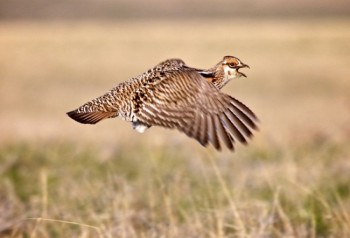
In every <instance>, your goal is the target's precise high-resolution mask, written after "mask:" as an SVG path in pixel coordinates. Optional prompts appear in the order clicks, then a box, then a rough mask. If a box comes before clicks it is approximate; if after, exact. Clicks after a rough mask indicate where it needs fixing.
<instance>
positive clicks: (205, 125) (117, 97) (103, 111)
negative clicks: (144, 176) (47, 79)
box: [67, 56, 257, 149]
mask: <svg viewBox="0 0 350 238" xmlns="http://www.w3.org/2000/svg"><path fill="white" fill-rule="evenodd" d="M243 67H248V66H247V65H245V64H243V63H241V62H240V61H239V60H238V59H237V58H235V57H233V56H226V57H224V59H223V60H222V61H220V62H219V63H218V64H217V65H216V66H214V67H213V68H211V69H208V70H202V69H197V68H192V67H189V66H187V65H186V64H185V63H184V61H182V60H180V59H169V60H166V61H163V62H162V63H160V64H158V65H157V66H155V67H154V68H152V69H150V70H148V71H146V72H145V73H143V74H141V75H139V76H138V77H136V78H131V79H129V80H127V81H125V82H123V83H120V84H119V85H117V86H116V87H114V88H113V89H112V90H110V91H109V92H107V93H106V94H104V95H103V96H101V97H98V98H96V99H93V100H91V101H89V102H87V103H85V104H84V105H82V106H81V107H79V108H78V109H76V110H74V111H71V112H68V113H67V114H68V115H69V116H70V117H71V118H73V119H74V120H76V121H78V122H80V123H85V124H95V123H97V122H99V121H100V120H102V119H105V118H113V117H121V118H122V119H124V120H126V121H130V122H132V125H133V128H134V129H136V130H137V131H138V132H141V133H142V132H144V131H145V130H146V129H147V128H149V127H151V126H162V127H166V128H171V129H175V128H176V129H178V130H180V131H182V132H184V133H185V134H187V135H188V136H190V137H193V138H195V139H196V140H197V141H199V142H200V143H201V144H202V145H204V146H205V145H207V144H208V143H211V144H213V145H214V147H215V148H216V149H220V148H221V146H220V142H219V141H220V140H219V138H218V135H219V136H220V138H221V140H222V141H223V142H224V143H225V144H226V146H227V147H228V148H229V149H233V142H234V140H235V139H237V140H239V141H241V142H242V143H245V142H246V138H245V137H250V136H251V135H252V133H251V131H250V128H253V129H255V128H256V125H255V121H256V120H257V118H256V116H255V115H254V113H253V112H252V111H251V110H250V109H249V108H248V107H246V106H245V105H244V104H242V103H241V102H239V101H238V100H236V99H234V98H232V97H231V96H229V95H226V94H224V93H221V92H220V91H219V90H220V89H221V88H222V87H223V86H224V85H225V84H226V83H227V82H228V81H230V80H231V79H233V78H238V77H240V76H245V75H244V74H243V73H241V72H239V71H238V69H239V68H243Z"/></svg>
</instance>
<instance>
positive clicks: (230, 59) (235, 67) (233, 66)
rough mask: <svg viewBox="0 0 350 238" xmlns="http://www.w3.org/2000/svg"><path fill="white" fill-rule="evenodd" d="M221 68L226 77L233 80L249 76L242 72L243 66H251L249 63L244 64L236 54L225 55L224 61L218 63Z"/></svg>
mask: <svg viewBox="0 0 350 238" xmlns="http://www.w3.org/2000/svg"><path fill="white" fill-rule="evenodd" d="M218 67H220V68H221V70H222V72H223V74H224V78H225V79H226V80H228V81H229V80H232V79H235V78H240V77H242V76H243V77H247V75H245V74H244V73H242V72H240V71H239V69H241V68H250V67H249V66H248V65H247V64H244V63H243V62H242V61H240V60H239V59H238V58H236V57H234V56H225V57H224V58H223V59H222V61H221V62H220V63H219V64H218Z"/></svg>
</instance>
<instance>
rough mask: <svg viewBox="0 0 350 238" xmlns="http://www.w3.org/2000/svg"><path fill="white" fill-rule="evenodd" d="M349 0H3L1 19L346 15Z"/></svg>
mask: <svg viewBox="0 0 350 238" xmlns="http://www.w3.org/2000/svg"><path fill="white" fill-rule="evenodd" d="M349 13H350V1H347V0H337V1H318V0H309V1H302V0H297V1H279V0H260V1H259V0H248V1H244V0H239V1H234V2H232V1H230V0H221V1H208V0H206V1H199V0H195V1H186V0H176V1H161V0H150V1H137V0H119V1H113V0H103V1H98V0H74V1H70V0H61V1H59V0H54V1H46V0H34V1H26V0H2V1H1V2H0V20H60V21H65V20H84V19H85V20H86V19H90V20H91V19H95V20H98V19H100V20H103V19H105V20H113V19H115V20H118V19H119V20H120V19H145V18H146V19H164V18H170V19H172V18H174V19H179V18H182V19H188V18H216V19H220V18H235V17H249V18H253V19H254V18H259V17H340V16H341V17H347V16H349Z"/></svg>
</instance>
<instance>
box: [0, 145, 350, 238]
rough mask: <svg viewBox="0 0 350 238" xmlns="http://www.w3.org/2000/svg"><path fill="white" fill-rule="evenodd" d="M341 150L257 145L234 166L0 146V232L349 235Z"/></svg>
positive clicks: (176, 151)
mask: <svg viewBox="0 0 350 238" xmlns="http://www.w3.org/2000/svg"><path fill="white" fill-rule="evenodd" d="M313 140H314V139H313ZM348 143H349V141H347V142H344V143H338V142H337V143H336V142H334V141H327V146H325V147H322V150H321V151H320V149H319V148H318V147H316V146H313V143H309V141H305V143H304V144H305V145H306V146H305V145H304V146H300V147H292V148H291V149H290V150H285V151H284V152H282V151H281V150H280V149H278V148H273V147H272V148H271V147H262V146H259V148H256V149H252V150H249V151H248V152H247V151H239V152H238V153H237V155H235V156H234V158H225V157H223V156H218V154H211V155H208V154H204V153H202V152H198V151H197V152H194V153H192V155H191V156H190V157H189V156H188V153H187V152H186V151H183V150H182V149H181V148H180V147H177V148H176V147H175V148H172V147H170V146H168V147H162V148H160V149H159V150H158V151H156V152H153V151H152V150H150V149H149V148H147V147H145V146H143V145H142V144H137V143H136V144H132V143H126V144H124V145H123V147H120V149H115V150H113V151H111V152H110V153H109V155H108V156H106V155H101V154H100V152H99V148H98V147H91V146H89V147H84V146H74V144H71V143H53V142H47V143H44V144H28V143H26V142H24V143H22V144H10V145H6V146H1V148H0V154H1V157H0V164H1V165H2V166H1V177H2V180H1V190H0V198H1V201H2V202H1V203H0V205H1V206H2V207H1V210H2V211H3V212H2V213H1V216H0V219H5V220H6V221H7V222H9V224H13V225H12V226H10V227H8V228H7V229H5V231H1V230H0V231H1V232H2V233H1V234H5V233H6V234H8V237H62V234H64V236H68V237H160V236H162V235H165V236H166V237H239V236H240V235H242V234H245V235H246V236H248V237H266V236H268V237H285V236H288V235H290V236H297V237H302V236H306V237H312V236H314V237H346V234H347V233H348V232H349V228H350V227H349V224H350V223H349V214H350V196H349V186H348V185H349V184H350V177H349V175H348V170H347V169H346V168H345V167H343V166H344V165H346V164H347V161H346V160H345V159H346V158H349V151H348V150H347V145H348ZM134 148H138V150H137V151H136V150H135V149H134ZM267 150H268V151H269V152H267ZM267 153H268V154H270V155H271V158H270V159H269V156H268V155H267ZM216 157H218V158H216ZM101 158H102V159H101ZM290 158H292V159H290ZM290 163H293V164H294V165H291V164H290ZM293 167H294V168H293ZM293 170H294V171H293ZM28 218H46V219H54V220H56V221H48V220H47V221H46V220H40V219H37V220H30V219H28ZM57 220H59V221H57ZM64 222H75V223H78V224H67V223H64ZM83 224H85V225H89V226H93V227H92V228H91V227H86V226H85V225H83ZM5 237H6V236H5Z"/></svg>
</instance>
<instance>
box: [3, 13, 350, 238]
mask: <svg viewBox="0 0 350 238" xmlns="http://www.w3.org/2000/svg"><path fill="white" fill-rule="evenodd" d="M349 24H350V20H348V19H307V20H305V19H304V20H292V19H289V20H283V19H264V20H249V19H237V20H221V21H209V20H208V21H176V22H174V21H163V22H156V21H146V22H142V23H141V22H131V21H129V22H126V21H124V22H65V23H62V22H61V23H60V22H1V23H0V52H1V53H0V108H1V111H0V178H1V179H0V237H170V238H171V237H348V236H349V234H350V147H349V145H350V124H349V122H350V80H349V75H350V67H349V66H348V64H349V62H350V27H349ZM224 55H235V56H237V57H239V58H240V59H241V60H242V61H243V62H245V63H247V64H249V65H250V67H251V69H250V70H245V71H244V72H245V73H246V74H247V75H248V78H247V79H239V80H236V81H235V82H231V83H230V84H229V85H228V86H227V87H226V88H225V89H224V91H225V92H226V93H229V94H231V95H233V96H234V97H236V98H238V99H239V100H241V101H243V102H245V103H246V104H247V105H248V106H249V107H250V108H251V109H252V110H253V111H255V112H256V114H257V115H258V116H259V118H260V121H261V123H260V125H259V127H260V130H259V131H258V132H256V136H255V137H254V138H253V140H252V141H251V143H250V145H249V146H242V145H237V147H236V152H235V153H231V152H229V151H223V152H221V153H218V152H215V151H214V150H213V149H212V148H207V149H206V148H202V147H201V146H200V145H199V144H198V143H197V142H195V141H193V140H191V139H188V138H187V137H186V136H184V135H182V134H180V133H178V132H175V131H170V130H164V129H161V128H151V129H150V130H149V131H147V132H146V133H145V134H142V135H140V134H138V133H136V132H134V131H133V130H132V129H131V126H130V125H129V124H128V123H126V122H124V121H122V120H107V121H104V122H102V123H100V124H98V125H95V126H87V125H80V124H78V123H75V122H74V121H72V120H70V119H69V118H68V117H67V116H66V115H65V112H67V111H69V110H71V109H74V108H76V107H77V106H79V105H80V104H82V103H84V102H85V101H87V100H90V99H92V98H94V97H96V96H99V95H101V94H102V93H104V92H105V91H106V90H108V89H110V88H112V87H113V86H114V85H116V84H117V83H118V82H121V81H124V80H126V79H128V78H130V77H132V76H135V75H137V74H139V73H142V72H143V71H144V70H146V69H148V68H149V67H151V66H153V65H155V64H157V63H158V62H160V61H162V60H164V59H166V58H171V57H180V58H182V59H184V60H185V62H187V63H188V64H189V65H191V66H196V67H203V68H206V67H210V66H212V65H213V64H215V63H216V62H218V61H219V60H220V59H221V58H222V57H223V56H224Z"/></svg>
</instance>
